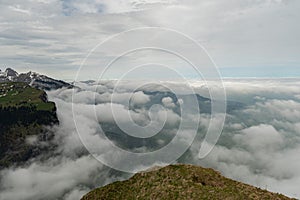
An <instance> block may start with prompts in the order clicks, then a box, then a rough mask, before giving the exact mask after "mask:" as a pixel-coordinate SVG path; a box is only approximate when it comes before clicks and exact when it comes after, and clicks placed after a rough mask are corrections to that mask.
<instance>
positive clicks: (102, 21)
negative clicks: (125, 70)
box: [0, 0, 300, 79]
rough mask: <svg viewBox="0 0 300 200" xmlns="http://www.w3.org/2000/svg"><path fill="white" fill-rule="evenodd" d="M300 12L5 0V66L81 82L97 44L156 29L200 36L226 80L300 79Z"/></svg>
mask: <svg viewBox="0 0 300 200" xmlns="http://www.w3.org/2000/svg"><path fill="white" fill-rule="evenodd" d="M299 9H300V1H298V0H227V1H220V0H207V1H204V0H185V1H179V0H87V1H80V0H27V1H26V0H10V1H5V0H0V13H1V16H0V45H1V50H0V63H1V65H2V66H0V68H1V69H2V70H3V69H4V68H5V66H9V67H13V68H15V69H16V70H18V71H21V72H23V71H29V70H33V71H37V72H40V73H45V74H48V75H50V76H53V77H56V78H61V79H74V75H75V73H76V71H77V70H78V68H79V66H80V63H81V62H82V60H83V59H84V58H85V57H86V56H87V54H88V52H89V51H90V50H91V49H93V48H94V47H95V45H97V44H99V43H101V42H103V41H104V40H105V39H107V38H108V37H110V36H112V35H114V34H117V33H120V32H122V31H126V30H129V29H133V28H139V27H145V26H146V27H149V26H151V27H152V26H155V27H164V28H169V29H174V30H176V31H179V32H181V33H184V34H186V35H188V36H190V37H191V38H193V39H194V40H196V41H197V42H198V43H200V44H201V45H202V46H203V47H205V48H206V50H207V51H208V53H209V54H210V56H211V57H212V59H213V60H214V61H215V63H216V64H217V65H218V67H219V68H220V71H221V74H222V75H223V76H225V77H245V76H246V77H255V76H256V77H262V76H263V77H280V76H283V77H299V76H300V69H299V64H300V56H299V54H300V26H299V20H300V12H299ZM138 39H141V40H142V39H143V38H141V37H139V38H138ZM152 39H153V40H154V39H155V38H152ZM128 42H129V43H132V41H128ZM181 45H182V44H181ZM125 46H126V45H125ZM180 48H181V47H180ZM108 51H109V50H108ZM110 53H111V52H103V54H101V55H97V56H98V57H99V59H102V60H111V59H112V57H113V56H115V55H112V54H110ZM147 55H148V54H147ZM148 61H149V60H148ZM93 65H94V66H98V67H103V66H99V65H101V62H100V63H97V62H96V61H93ZM87 78H89V77H87Z"/></svg>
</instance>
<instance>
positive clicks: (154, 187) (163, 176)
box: [82, 164, 289, 200]
mask: <svg viewBox="0 0 300 200" xmlns="http://www.w3.org/2000/svg"><path fill="white" fill-rule="evenodd" d="M100 199H289V198H288V197H285V196H283V195H281V194H275V193H271V192H268V191H266V190H262V189H259V188H256V187H253V186H250V185H247V184H244V183H240V182H237V181H234V180H231V179H228V178H225V177H223V176H222V175H221V174H220V173H218V172H216V171H214V170H213V169H206V168H202V167H198V166H192V165H181V164H180V165H169V166H167V167H163V168H160V169H159V170H156V171H148V172H141V173H138V174H135V175H134V176H133V177H131V178H130V179H129V180H126V181H121V182H120V181H118V182H115V183H112V184H109V185H106V186H104V187H101V188H98V189H95V190H93V191H91V192H89V193H88V194H86V195H85V196H84V197H83V198H82V200H100Z"/></svg>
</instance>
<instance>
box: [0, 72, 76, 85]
mask: <svg viewBox="0 0 300 200" xmlns="http://www.w3.org/2000/svg"><path fill="white" fill-rule="evenodd" d="M1 82H22V83H27V84H29V85H30V86H33V87H35V88H38V89H43V90H53V89H59V88H63V87H66V88H72V87H73V86H72V85H71V84H69V83H67V82H64V81H62V80H57V79H54V78H51V77H48V76H46V75H41V74H39V73H36V72H32V71H29V72H27V73H20V74H19V73H18V72H17V71H15V70H14V69H12V68H6V69H5V71H2V70H1V69H0V83H1Z"/></svg>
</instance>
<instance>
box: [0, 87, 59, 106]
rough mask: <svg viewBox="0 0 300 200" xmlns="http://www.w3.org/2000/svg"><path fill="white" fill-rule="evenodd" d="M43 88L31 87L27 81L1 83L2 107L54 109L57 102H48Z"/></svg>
mask: <svg viewBox="0 0 300 200" xmlns="http://www.w3.org/2000/svg"><path fill="white" fill-rule="evenodd" d="M45 95H46V94H45V92H44V91H43V90H39V89H36V88H33V87H30V86H29V85H27V84H26V83H14V82H5V83H0V106H2V107H21V106H25V107H31V106H33V107H36V109H37V110H45V111H52V110H53V109H54V108H55V104H54V103H52V102H47V97H46V96H45Z"/></svg>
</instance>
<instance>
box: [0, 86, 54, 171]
mask: <svg viewBox="0 0 300 200" xmlns="http://www.w3.org/2000/svg"><path fill="white" fill-rule="evenodd" d="M56 123H58V119H57V116H56V107H55V104H54V103H53V102H48V100H47V94H46V93H45V92H44V91H43V90H40V89H36V88H33V87H31V86H29V85H27V84H26V83H14V82H6V83H0V169H1V168H3V167H8V166H11V165H13V164H20V163H22V162H24V161H26V160H28V159H30V158H32V157H35V156H37V155H38V154H39V153H40V152H41V151H42V150H45V148H47V147H45V146H43V147H39V146H37V145H36V143H38V141H45V140H48V139H49V138H50V136H49V132H48V131H47V129H46V128H45V126H48V125H52V124H56Z"/></svg>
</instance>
